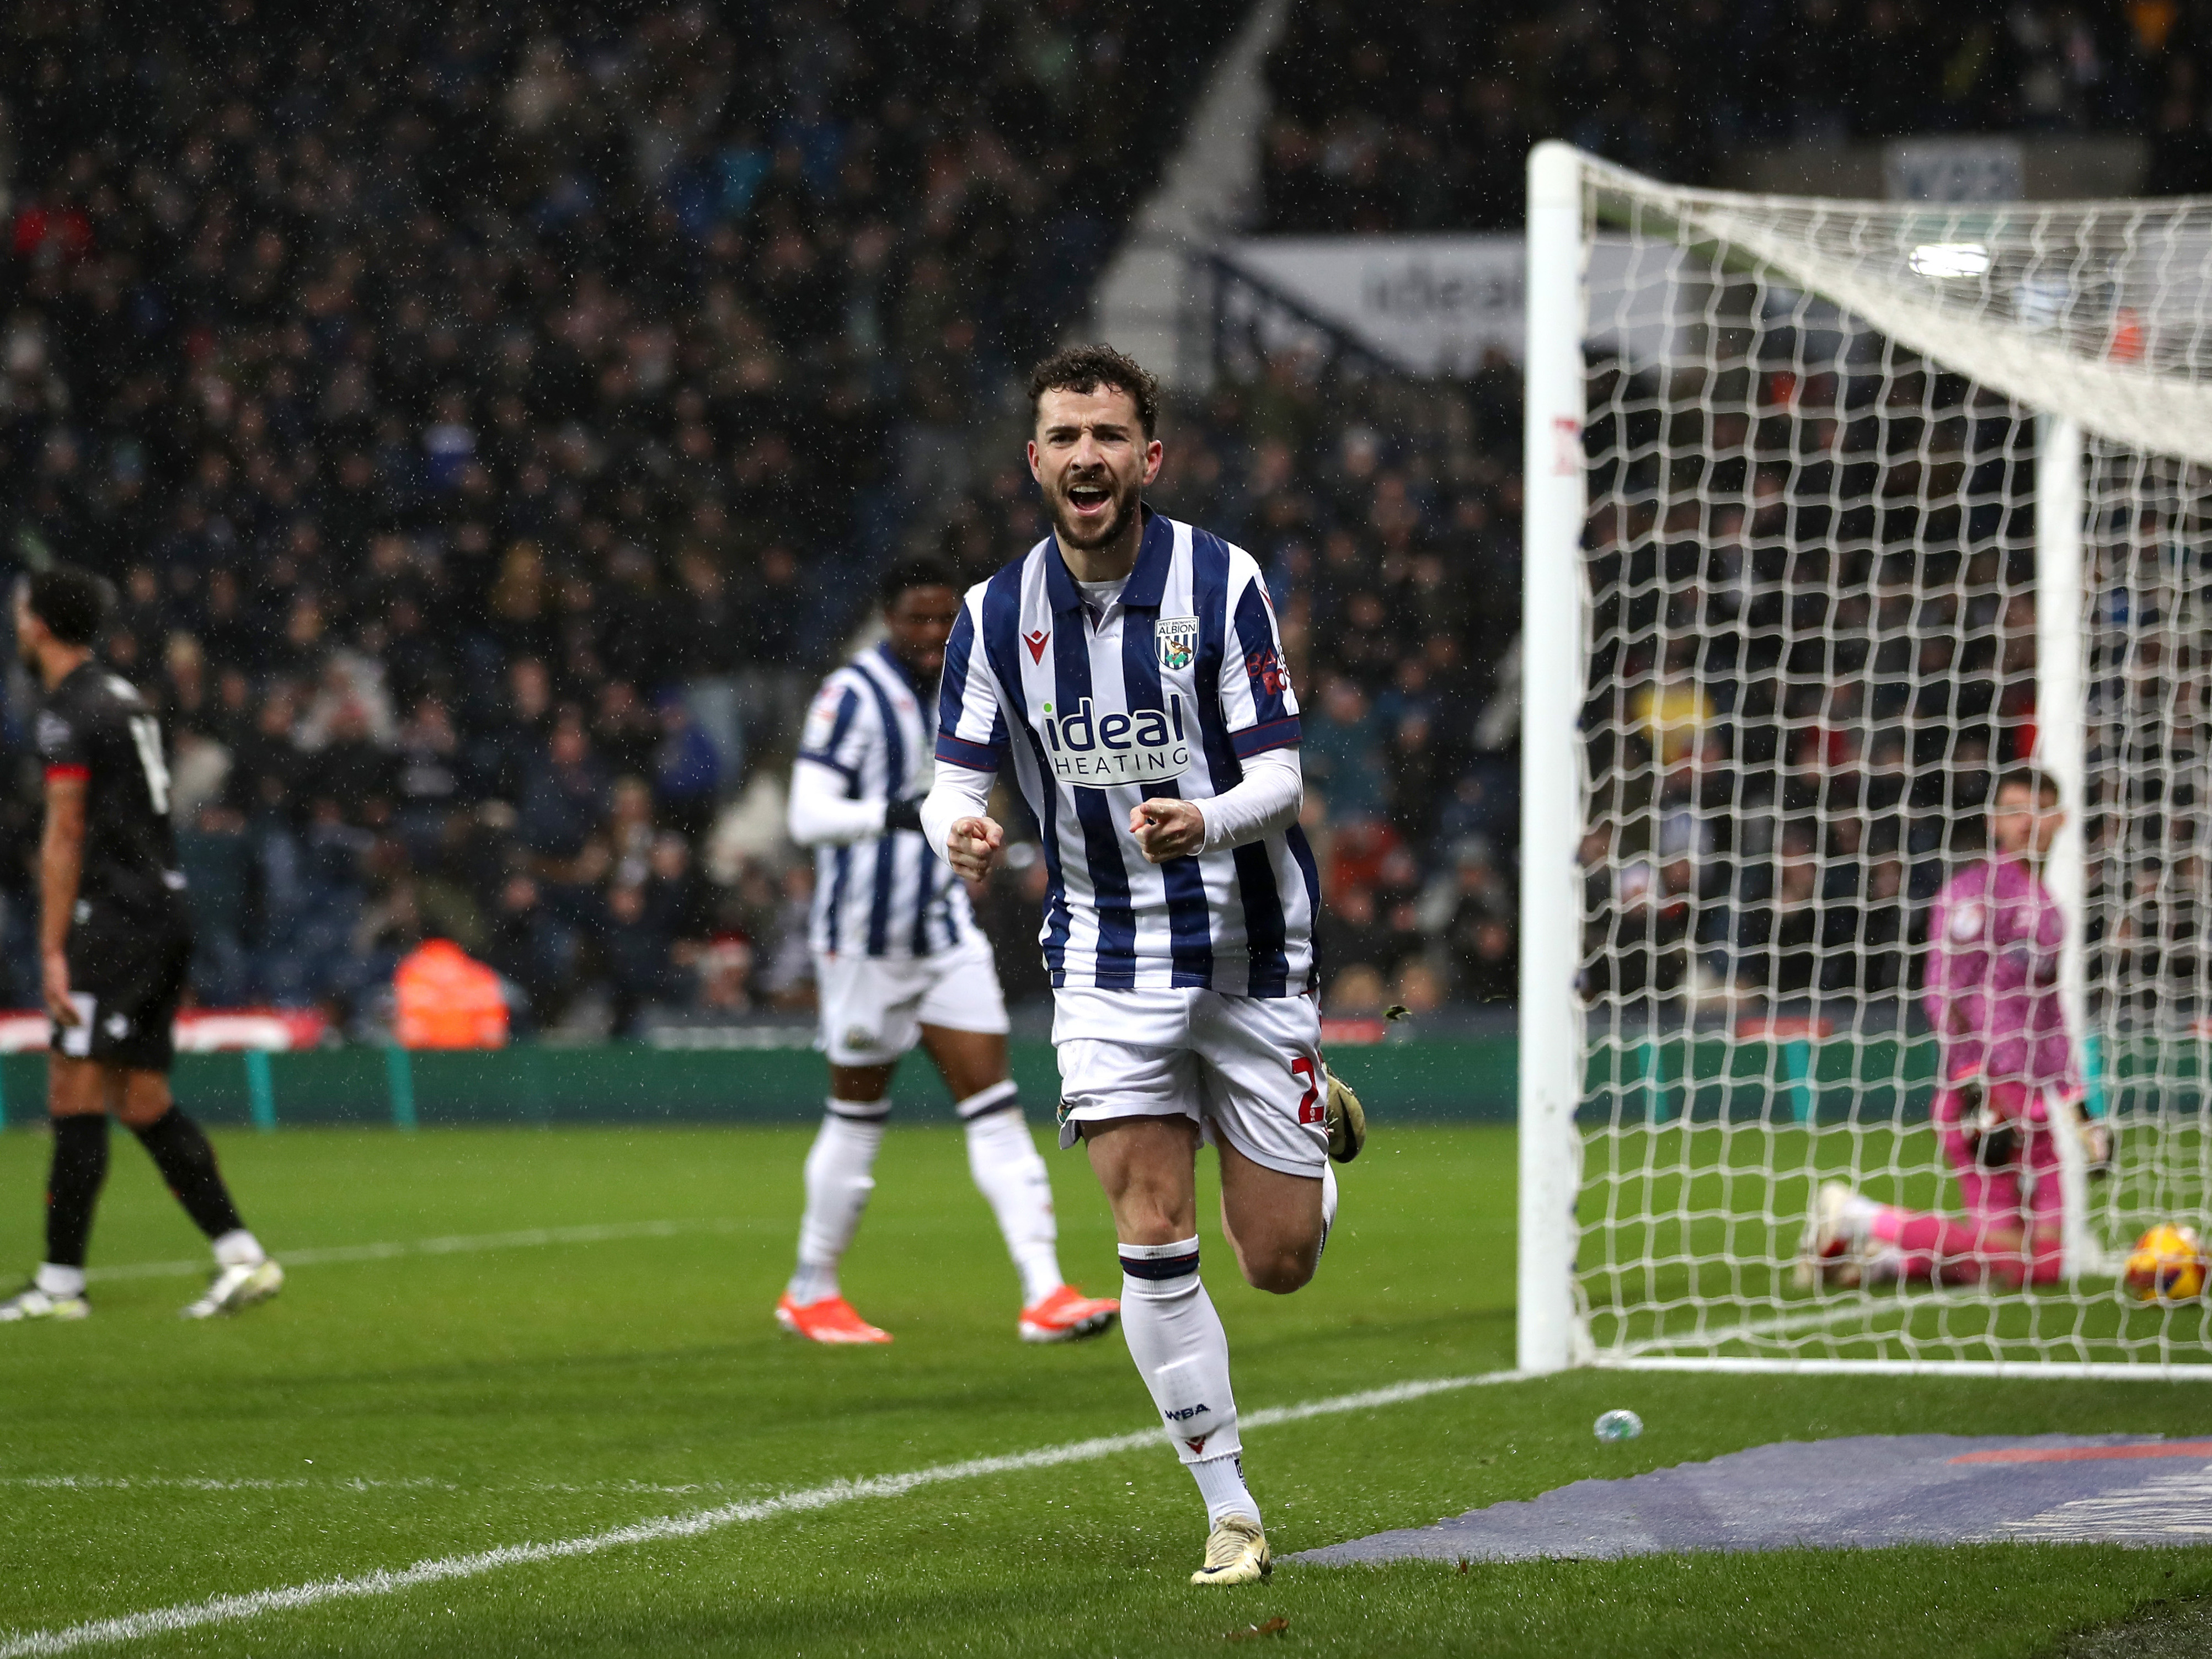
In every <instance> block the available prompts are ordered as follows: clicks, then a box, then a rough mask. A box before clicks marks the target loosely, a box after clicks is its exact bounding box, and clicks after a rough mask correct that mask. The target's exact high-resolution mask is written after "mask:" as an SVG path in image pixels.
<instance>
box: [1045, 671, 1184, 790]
mask: <svg viewBox="0 0 2212 1659" xmlns="http://www.w3.org/2000/svg"><path fill="white" fill-rule="evenodd" d="M1044 745H1045V754H1046V756H1047V757H1048V759H1049V760H1050V761H1051V763H1052V773H1053V775H1054V777H1056V778H1058V779H1060V781H1061V782H1063V783H1072V784H1073V785H1074V786H1075V787H1077V788H1079V789H1111V788H1113V787H1115V786H1116V785H1117V784H1124V783H1153V782H1157V781H1159V780H1161V779H1164V778H1173V777H1179V776H1181V775H1182V774H1183V773H1185V772H1187V771H1188V770H1189V769H1190V739H1189V736H1188V731H1187V729H1186V726H1185V717H1184V714H1183V707H1182V698H1181V697H1179V696H1175V695H1173V694H1172V693H1170V696H1169V697H1168V706H1167V708H1166V709H1165V710H1161V709H1158V708H1139V710H1137V712H1136V713H1135V714H1098V713H1097V712H1096V711H1095V710H1094V709H1093V708H1091V699H1090V698H1088V697H1085V698H1084V699H1083V701H1082V702H1079V703H1077V704H1076V705H1075V707H1074V708H1072V709H1064V710H1060V711H1058V712H1055V711H1054V708H1053V706H1052V705H1051V704H1050V703H1047V704H1045V706H1044Z"/></svg>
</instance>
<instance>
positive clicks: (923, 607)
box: [775, 559, 1118, 1342]
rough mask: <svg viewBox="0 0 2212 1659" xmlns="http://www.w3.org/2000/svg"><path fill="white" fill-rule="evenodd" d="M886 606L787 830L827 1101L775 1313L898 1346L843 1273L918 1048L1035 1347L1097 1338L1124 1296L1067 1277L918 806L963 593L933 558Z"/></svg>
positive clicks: (910, 565) (993, 998) (1022, 1327)
mask: <svg viewBox="0 0 2212 1659" xmlns="http://www.w3.org/2000/svg"><path fill="white" fill-rule="evenodd" d="M882 598H883V605H884V631H885V637H884V641H883V642H882V643H881V644H880V645H878V646H875V647H872V648H870V649H869V650H866V651H863V652H862V653H860V655H859V656H857V657H855V658H854V659H853V660H852V661H851V662H849V663H847V664H846V665H844V666H843V667H842V668H840V669H839V670H837V671H836V673H834V674H832V675H830V676H829V678H828V679H827V680H825V681H823V685H822V690H820V692H819V693H817V696H815V699H814V702H813V705H812V707H811V708H810V709H809V710H808V712H807V716H806V726H805V733H804V735H803V736H802V737H801V738H800V743H799V758H798V760H797V762H796V763H794V764H793V767H792V772H791V811H790V828H791V836H792V839H793V841H796V842H798V843H799V845H800V846H802V847H811V848H814V849H815V853H814V860H815V883H814V914H813V918H812V923H811V933H812V939H811V943H812V945H813V949H814V966H815V981H816V983H817V986H818V987H820V990H821V996H822V1047H823V1049H824V1050H825V1051H826V1052H827V1053H828V1055H829V1109H828V1111H827V1112H826V1113H825V1114H824V1115H823V1119H822V1129H821V1133H819V1134H817V1136H816V1137H815V1140H814V1149H813V1150H812V1151H811V1152H809V1153H808V1154H807V1157H806V1212H805V1219H804V1220H803V1221H802V1222H801V1223H800V1224H799V1267H798V1271H797V1272H795V1273H793V1275H792V1277H791V1283H790V1285H788V1286H787V1287H786V1289H785V1291H784V1294H783V1297H782V1299H781V1301H779V1302H778V1303H777V1304H776V1307H775V1317H776V1322H778V1323H779V1324H781V1326H782V1327H783V1328H784V1329H786V1330H787V1331H790V1332H793V1333H794V1334H797V1335H800V1336H804V1337H807V1338H810V1339H811V1340H814V1341H817V1342H888V1341H890V1340H891V1339H890V1334H888V1333H887V1332H884V1331H883V1330H880V1329H878V1328H877V1327H875V1326H873V1325H871V1324H869V1323H868V1322H866V1320H864V1319H862V1318H861V1317H860V1315H859V1314H857V1313H855V1312H854V1310H853V1305H852V1304H850V1303H849V1302H848V1301H846V1299H845V1297H844V1296H843V1294H842V1291H841V1290H840V1288H839V1286H838V1283H837V1264H838V1262H839V1261H841V1260H842V1258H843V1256H844V1254H845V1250H846V1248H847V1247H848V1245H850V1244H851V1243H852V1242H853V1234H854V1230H855V1229H857V1228H858V1227H859V1225H860V1212H861V1211H862V1210H863V1209H864V1208H865V1207H866V1205H867V1201H868V1194H869V1193H870V1192H872V1190H874V1188H875V1182H874V1180H873V1179H872V1176H871V1173H870V1172H871V1171H872V1170H873V1169H874V1167H875V1161H876V1152H877V1151H878V1148H879V1147H880V1146H882V1145H883V1139H884V1120H885V1119H886V1118H887V1117H888V1116H889V1115H890V1102H889V1101H887V1100H886V1099H885V1098H884V1095H885V1093H886V1091H888V1090H889V1089H890V1080H891V1073H893V1072H895V1071H896V1070H897V1068H898V1063H899V1060H900V1059H901V1058H902V1056H903V1055H904V1054H906V1053H907V1052H908V1050H909V1049H911V1048H913V1047H914V1046H915V1043H916V1042H920V1043H921V1046H922V1047H923V1048H926V1049H927V1050H928V1051H929V1057H930V1058H931V1059H932V1060H934V1061H935V1062H936V1063H937V1069H938V1071H939V1073H941V1074H942V1075H943V1076H944V1079H945V1087H947V1088H948V1089H950V1090H951V1091H952V1097H953V1099H954V1101H955V1102H957V1107H956V1109H957V1112H958V1113H959V1115H960V1121H962V1122H963V1124H965V1125H966V1126H967V1132H968V1168H969V1171H970V1173H972V1174H973V1175H974V1176H975V1184H976V1186H978V1187H979V1188H981V1189H982V1191H983V1195H984V1197H985V1198H987V1199H988V1200H990V1204H991V1208H992V1210H993V1211H994V1212H995V1213H996V1214H997V1216H998V1218H999V1229H1000V1231H1001V1232H1003V1233H1004V1234H1005V1235H1006V1248H1007V1249H1008V1250H1009V1251H1011V1252H1012V1255H1013V1258H1014V1267H1015V1269H1016V1270H1017V1271H1018V1273H1020V1275H1021V1280H1022V1303H1023V1306H1022V1310H1021V1316H1020V1319H1019V1321H1018V1324H1017V1329H1018V1331H1019V1333H1020V1335H1021V1337H1022V1340H1024V1341H1025V1342H1066V1341H1071V1340H1075V1339H1077V1338H1080V1337H1086V1336H1095V1335H1097V1334H1098V1333H1100V1332H1101V1331H1103V1330H1105V1329H1106V1328H1108V1327H1109V1326H1110V1325H1111V1324H1112V1323H1113V1322H1114V1318H1115V1312H1116V1310H1117V1307H1118V1304H1115V1303H1114V1302H1111V1301H1107V1300H1103V1299H1102V1298H1099V1297H1087V1296H1085V1295H1084V1294H1083V1292H1082V1291H1079V1290H1077V1289H1076V1288H1075V1287H1074V1286H1073V1285H1069V1284H1067V1283H1066V1281H1064V1280H1063V1279H1061V1278H1060V1256H1059V1252H1058V1250H1057V1249H1056V1248H1055V1247H1056V1242H1057V1237H1058V1234H1057V1230H1056V1228H1055V1226H1054V1221H1053V1213H1052V1182H1051V1181H1050V1179H1049V1178H1048V1176H1046V1174H1045V1168H1044V1159H1043V1158H1042V1157H1040V1156H1039V1155H1038V1153H1037V1149H1036V1142H1035V1141H1034V1140H1032V1139H1030V1129H1029V1125H1028V1123H1027V1122H1025V1121H1024V1119H1023V1117H1022V1104H1021V1100H1020V1097H1019V1096H1018V1094H1017V1093H1016V1091H1015V1087H1014V1082H1013V1079H1012V1078H1011V1077H1010V1076H1009V1075H1008V1074H1007V1070H1006V1001H1005V999H1004V997H1003V996H1002V995H1001V994H1000V990H999V974H998V969H997V968H996V967H995V966H994V964H993V963H992V960H991V948H990V945H989V944H988V942H987V941H986V940H985V939H984V938H983V935H982V933H981V932H980V931H979V930H978V929H977V927H976V926H975V915H974V913H973V912H972V911H971V910H970V909H969V905H968V894H967V891H966V890H965V889H964V888H963V887H962V886H961V885H960V884H959V883H958V882H957V881H956V880H955V879H954V878H953V877H952V873H951V871H949V870H947V869H946V868H945V866H943V865H941V864H939V862H938V861H937V860H935V859H933V858H932V857H931V856H930V854H929V849H928V848H927V847H925V846H924V845H923V844H922V839H921V820H920V818H919V817H917V816H916V811H917V808H918V807H919V805H920V804H921V797H922V795H923V794H924V793H926V792H927V789H928V787H929V775H930V744H931V742H932V740H933V738H935V736H936V732H937V704H936V695H937V677H938V673H939V670H940V669H941V668H942V667H943V666H944V664H945V636H946V635H948V634H949V633H950V632H951V629H952V618H953V616H954V614H955V613H956V612H957V611H958V610H959V608H960V596H959V593H958V592H957V590H956V589H955V588H954V587H953V586H952V577H951V574H950V573H949V572H947V571H946V570H945V569H944V568H942V567H940V566H939V565H938V564H937V563H936V562H934V561H932V560H927V559H909V560H906V561H903V562H899V563H897V564H895V565H893V566H892V567H891V568H890V571H889V572H888V573H887V574H885V575H884V580H883V586H882Z"/></svg>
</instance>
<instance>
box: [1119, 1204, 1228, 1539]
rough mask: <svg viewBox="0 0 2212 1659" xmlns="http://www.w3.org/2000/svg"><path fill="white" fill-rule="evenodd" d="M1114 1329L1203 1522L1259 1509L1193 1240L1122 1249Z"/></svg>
mask: <svg viewBox="0 0 2212 1659" xmlns="http://www.w3.org/2000/svg"><path fill="white" fill-rule="evenodd" d="M1121 1332H1122V1334H1123V1335H1124V1336H1126V1337H1127V1339H1128V1343H1129V1358H1132V1359H1133V1360H1135V1361H1136V1362H1137V1374H1138V1375H1139V1376H1142V1377H1143V1378H1144V1379H1145V1386H1146V1388H1147V1389H1150V1390H1151V1391H1152V1404H1153V1405H1154V1406H1156V1407H1158V1408H1159V1413H1160V1423H1161V1425H1162V1426H1163V1427H1164V1428H1165V1429H1166V1430H1167V1431H1168V1436H1169V1437H1170V1439H1172V1440H1173V1441H1174V1442H1175V1449H1176V1456H1178V1457H1180V1458H1181V1459H1182V1461H1183V1462H1184V1463H1185V1464H1187V1465H1188V1467H1189V1469H1190V1473H1191V1477H1192V1479H1194V1480H1196V1481H1197V1482H1198V1492H1199V1496H1200V1497H1201V1498H1204V1499H1205V1500H1206V1525H1207V1526H1208V1527H1217V1526H1219V1525H1220V1524H1221V1521H1222V1517H1223V1516H1231V1515H1248V1516H1251V1517H1252V1519H1253V1520H1255V1521H1257V1520H1258V1519H1259V1518H1260V1506H1259V1505H1258V1504H1255V1503H1254V1502H1253V1501H1252V1494H1251V1492H1249V1491H1248V1490H1247V1489H1246V1487H1245V1485H1244V1459H1243V1449H1244V1443H1243V1441H1242V1440H1241V1439H1240V1438H1238V1437H1237V1398H1236V1396H1235V1395H1233V1394H1232V1393H1231V1392H1230V1388H1229V1337H1228V1335H1227V1334H1226V1333H1225V1332H1224V1331H1223V1330H1222V1328H1221V1316H1219V1315H1218V1314H1217V1313H1215V1312H1214V1310H1213V1303H1212V1298H1211V1297H1208V1296H1207V1295H1206V1285H1205V1284H1204V1283H1203V1282H1202V1281H1201V1280H1200V1278H1199V1276H1198V1240H1197V1239H1195V1238H1186V1239H1182V1240H1180V1241H1178V1242H1177V1243H1173V1244H1124V1245H1122V1246H1121Z"/></svg>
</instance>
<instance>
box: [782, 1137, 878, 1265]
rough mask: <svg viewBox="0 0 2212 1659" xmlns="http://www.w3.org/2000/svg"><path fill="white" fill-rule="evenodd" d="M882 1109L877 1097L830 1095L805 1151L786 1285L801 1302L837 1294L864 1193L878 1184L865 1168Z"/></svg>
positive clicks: (871, 1164) (870, 1162)
mask: <svg viewBox="0 0 2212 1659" xmlns="http://www.w3.org/2000/svg"><path fill="white" fill-rule="evenodd" d="M883 1112H884V1105H883V1103H882V1102H880V1101H866V1102H863V1101H852V1100H835V1099H833V1100H831V1101H830V1102H829V1111H828V1112H826V1113H825V1114H823V1119H822V1129H821V1133H818V1134H817V1135H816V1136H815V1137H814V1147H813V1150H812V1151H811V1152H808V1153H807V1154H806V1213H805V1216H804V1217H803V1218H801V1219H800V1221H799V1270H798V1271H797V1272H796V1273H793V1274H792V1276H791V1283H790V1284H789V1285H787V1286H786V1287H785V1291H786V1294H787V1295H788V1296H789V1297H791V1299H792V1300H793V1302H795V1303H797V1304H799V1306H800V1307H802V1308H803V1307H805V1306H807V1305H808V1304H811V1303H815V1302H819V1301H821V1300H823V1298H824V1297H832V1296H835V1295H836V1294H837V1263H838V1262H839V1261H841V1260H842V1259H843V1257H844V1255H845V1250H846V1248H847V1247H848V1245H850V1244H851V1243H852V1242H853V1234H854V1231H855V1230H856V1229H857V1228H858V1227H859V1226H860V1212H861V1211H863V1210H865V1209H866V1208H867V1207H868V1194H870V1193H872V1192H873V1191H875V1189H876V1182H875V1177H874V1176H872V1175H871V1174H870V1173H869V1171H870V1170H873V1169H874V1168H875V1165H876V1152H877V1150H878V1148H879V1147H881V1146H883V1144H884V1120H883V1116H882V1114H883ZM871 1114H872V1115H871Z"/></svg>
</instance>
